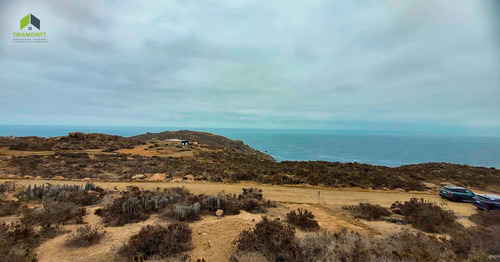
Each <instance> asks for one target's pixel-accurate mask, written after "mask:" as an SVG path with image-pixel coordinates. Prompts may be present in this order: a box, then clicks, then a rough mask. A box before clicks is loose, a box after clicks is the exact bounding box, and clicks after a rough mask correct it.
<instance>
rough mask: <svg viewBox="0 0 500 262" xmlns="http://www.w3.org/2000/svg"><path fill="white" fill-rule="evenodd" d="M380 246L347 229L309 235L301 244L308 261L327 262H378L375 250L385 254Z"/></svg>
mask: <svg viewBox="0 0 500 262" xmlns="http://www.w3.org/2000/svg"><path fill="white" fill-rule="evenodd" d="M378 245H379V244H378V243H376V242H375V241H372V239H370V238H367V237H364V236H363V235H360V234H359V233H355V232H352V231H347V230H346V229H343V230H342V231H340V232H336V233H329V232H327V231H321V232H317V233H309V234H307V235H306V236H305V237H304V239H302V240H301V242H300V246H301V249H302V250H303V253H304V257H306V258H307V259H306V261H325V262H326V261H332V262H333V261H376V260H377V258H378V254H377V253H376V252H375V250H378V252H381V253H382V252H384V249H383V248H381V247H379V246H378Z"/></svg>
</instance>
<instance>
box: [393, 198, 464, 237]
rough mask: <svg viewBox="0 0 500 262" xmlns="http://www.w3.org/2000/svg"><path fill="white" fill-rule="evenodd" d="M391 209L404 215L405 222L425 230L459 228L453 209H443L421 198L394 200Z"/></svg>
mask: <svg viewBox="0 0 500 262" xmlns="http://www.w3.org/2000/svg"><path fill="white" fill-rule="evenodd" d="M391 209H392V211H393V212H394V213H396V214H400V215H403V216H405V219H406V222H408V223H410V224H411V225H412V226H413V227H415V228H418V229H420V230H423V231H425V232H429V233H450V232H453V231H455V230H458V229H460V228H461V225H460V224H458V223H457V222H456V219H457V217H456V216H455V214H454V213H453V211H451V210H445V209H443V208H442V207H440V206H438V205H437V204H436V203H434V202H429V201H426V200H424V199H423V198H420V199H419V198H412V199H410V201H405V202H403V203H401V202H399V201H396V202H394V204H392V206H391Z"/></svg>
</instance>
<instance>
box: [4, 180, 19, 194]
mask: <svg viewBox="0 0 500 262" xmlns="http://www.w3.org/2000/svg"><path fill="white" fill-rule="evenodd" d="M15 190H16V182H14V181H7V182H3V183H2V184H0V194H3V193H10V192H14V191H15Z"/></svg>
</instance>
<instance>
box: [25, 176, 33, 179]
mask: <svg viewBox="0 0 500 262" xmlns="http://www.w3.org/2000/svg"><path fill="white" fill-rule="evenodd" d="M23 178H24V179H34V177H32V176H23Z"/></svg>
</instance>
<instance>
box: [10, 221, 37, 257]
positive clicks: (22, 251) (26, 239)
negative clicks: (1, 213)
mask: <svg viewBox="0 0 500 262" xmlns="http://www.w3.org/2000/svg"><path fill="white" fill-rule="evenodd" d="M39 242H40V235H39V234H38V233H36V232H35V230H34V229H33V226H31V225H27V224H22V223H19V222H17V223H12V224H5V223H2V224H0V261H36V253H35V248H36V247H37V246H38V244H39Z"/></svg>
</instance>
